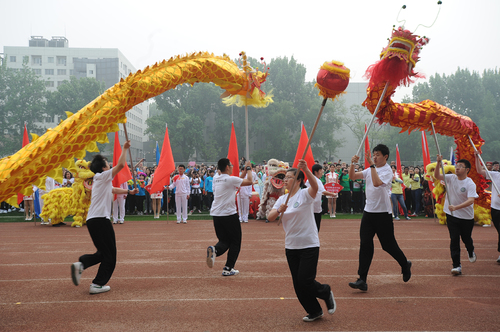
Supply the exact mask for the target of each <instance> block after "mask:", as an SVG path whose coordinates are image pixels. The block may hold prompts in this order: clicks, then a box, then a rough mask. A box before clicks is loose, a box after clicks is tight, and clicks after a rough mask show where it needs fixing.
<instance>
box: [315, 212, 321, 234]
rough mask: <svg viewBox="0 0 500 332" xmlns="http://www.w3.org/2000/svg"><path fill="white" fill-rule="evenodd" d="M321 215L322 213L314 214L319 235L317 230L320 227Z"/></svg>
mask: <svg viewBox="0 0 500 332" xmlns="http://www.w3.org/2000/svg"><path fill="white" fill-rule="evenodd" d="M321 215H322V213H321V212H319V213H316V212H314V221H316V227H317V228H318V233H319V228H320V227H321Z"/></svg>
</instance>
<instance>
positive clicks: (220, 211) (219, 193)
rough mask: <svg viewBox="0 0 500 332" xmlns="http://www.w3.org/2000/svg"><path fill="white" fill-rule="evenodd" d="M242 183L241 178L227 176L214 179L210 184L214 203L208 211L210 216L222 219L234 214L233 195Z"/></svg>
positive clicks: (222, 175)
mask: <svg viewBox="0 0 500 332" xmlns="http://www.w3.org/2000/svg"><path fill="white" fill-rule="evenodd" d="M242 182H243V179H242V178H239V177H237V176H229V175H227V174H221V175H220V176H218V177H214V180H213V182H212V187H213V191H214V201H213V203H212V208H211V209H210V215H211V216H216V217H224V216H230V215H233V214H235V213H236V203H235V194H236V191H237V190H238V187H240V186H241V183H242Z"/></svg>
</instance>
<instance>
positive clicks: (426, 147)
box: [422, 131, 434, 191]
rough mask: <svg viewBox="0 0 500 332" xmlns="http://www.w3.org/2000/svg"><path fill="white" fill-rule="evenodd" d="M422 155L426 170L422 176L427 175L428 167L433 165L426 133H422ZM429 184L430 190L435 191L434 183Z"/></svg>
mask: <svg viewBox="0 0 500 332" xmlns="http://www.w3.org/2000/svg"><path fill="white" fill-rule="evenodd" d="M422 155H423V160H424V169H423V171H422V174H425V173H426V172H427V165H429V164H430V163H431V154H430V152H429V145H428V144H427V135H426V134H425V131H422ZM428 183H429V189H430V190H431V191H432V190H433V189H434V183H432V181H428Z"/></svg>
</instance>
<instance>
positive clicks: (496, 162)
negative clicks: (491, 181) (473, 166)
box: [491, 161, 500, 166]
mask: <svg viewBox="0 0 500 332" xmlns="http://www.w3.org/2000/svg"><path fill="white" fill-rule="evenodd" d="M498 164H500V163H499V162H498V161H494V162H493V163H492V164H491V165H492V166H493V165H498Z"/></svg>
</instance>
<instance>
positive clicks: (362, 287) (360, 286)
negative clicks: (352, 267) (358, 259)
mask: <svg viewBox="0 0 500 332" xmlns="http://www.w3.org/2000/svg"><path fill="white" fill-rule="evenodd" d="M349 286H350V287H351V288H354V289H359V290H362V291H364V292H366V291H367V290H368V285H367V284H366V282H365V281H364V280H362V279H359V278H358V280H356V282H350V283H349Z"/></svg>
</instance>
